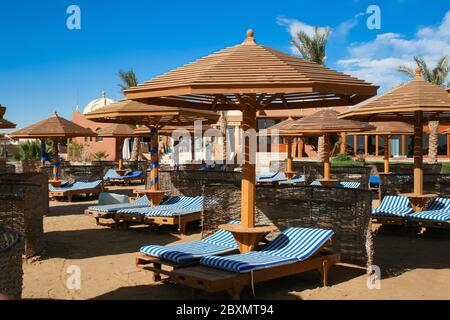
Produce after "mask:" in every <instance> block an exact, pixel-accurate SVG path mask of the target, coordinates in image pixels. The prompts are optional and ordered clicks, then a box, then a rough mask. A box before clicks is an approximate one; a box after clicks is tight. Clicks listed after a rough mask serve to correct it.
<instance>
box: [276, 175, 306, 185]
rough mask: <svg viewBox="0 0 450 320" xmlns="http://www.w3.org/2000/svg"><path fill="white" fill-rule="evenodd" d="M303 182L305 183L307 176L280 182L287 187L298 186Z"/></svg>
mask: <svg viewBox="0 0 450 320" xmlns="http://www.w3.org/2000/svg"><path fill="white" fill-rule="evenodd" d="M301 182H305V176H298V177H295V178H292V179H290V180H286V181H280V184H281V185H286V184H296V183H301Z"/></svg>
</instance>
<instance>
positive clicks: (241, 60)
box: [125, 30, 378, 110]
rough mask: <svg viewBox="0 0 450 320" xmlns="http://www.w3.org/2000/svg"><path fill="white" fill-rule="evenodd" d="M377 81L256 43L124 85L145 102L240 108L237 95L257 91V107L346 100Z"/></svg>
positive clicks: (371, 90)
mask: <svg viewBox="0 0 450 320" xmlns="http://www.w3.org/2000/svg"><path fill="white" fill-rule="evenodd" d="M377 89H378V87H377V86H374V85H372V84H369V83H367V82H365V81H363V80H359V79H357V78H354V77H351V76H349V75H346V74H344V73H341V72H337V71H334V70H332V69H328V68H326V67H324V66H322V65H319V64H316V63H314V62H310V61H307V60H304V59H301V58H299V57H296V56H293V55H290V54H286V53H283V52H280V51H277V50H274V49H272V48H269V47H265V46H262V45H259V44H257V43H256V41H255V39H254V37H253V31H252V30H249V31H248V32H247V38H246V39H245V41H244V42H243V43H242V44H239V45H236V46H233V47H229V48H226V49H223V50H221V51H218V52H216V53H213V54H211V55H208V56H206V57H204V58H201V59H199V60H197V61H194V62H192V63H189V64H187V65H184V66H182V67H179V68H177V69H174V70H172V71H170V72H167V73H165V74H163V75H161V76H158V77H156V78H153V79H152V80H149V81H146V82H144V83H142V84H139V85H138V86H136V87H132V88H130V89H128V90H126V91H125V94H126V96H127V98H128V99H133V100H140V101H143V102H145V103H148V104H156V105H164V106H177V107H179V106H182V107H190V108H196V109H207V110H241V108H242V103H241V99H242V95H244V94H256V96H257V100H258V102H259V104H258V107H257V108H258V109H294V108H311V107H332V106H346V105H353V104H356V103H359V102H361V101H364V100H366V99H367V98H370V97H372V96H374V95H376V93H377Z"/></svg>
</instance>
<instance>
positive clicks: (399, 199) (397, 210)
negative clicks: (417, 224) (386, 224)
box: [372, 196, 414, 217]
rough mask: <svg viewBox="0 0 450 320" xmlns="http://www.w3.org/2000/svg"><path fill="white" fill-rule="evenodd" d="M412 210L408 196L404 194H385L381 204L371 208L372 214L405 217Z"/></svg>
mask: <svg viewBox="0 0 450 320" xmlns="http://www.w3.org/2000/svg"><path fill="white" fill-rule="evenodd" d="M413 212H414V210H413V208H412V206H411V203H410V202H409V199H408V197H405V196H385V197H384V198H383V201H382V202H381V205H380V206H379V207H378V208H376V209H373V210H372V215H374V216H394V217H405V216H407V215H409V214H411V213H413Z"/></svg>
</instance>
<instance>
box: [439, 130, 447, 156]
mask: <svg viewBox="0 0 450 320" xmlns="http://www.w3.org/2000/svg"><path fill="white" fill-rule="evenodd" d="M447 142H448V140H447V135H446V134H440V135H439V136H438V156H446V155H447Z"/></svg>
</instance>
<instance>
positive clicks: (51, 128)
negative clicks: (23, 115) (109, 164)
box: [9, 112, 97, 139]
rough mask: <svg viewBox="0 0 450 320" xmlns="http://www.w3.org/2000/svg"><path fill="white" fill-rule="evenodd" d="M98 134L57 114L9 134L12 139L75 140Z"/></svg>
mask: <svg viewBox="0 0 450 320" xmlns="http://www.w3.org/2000/svg"><path fill="white" fill-rule="evenodd" d="M96 135H97V134H96V133H95V132H93V131H92V130H91V129H87V128H84V127H82V126H79V125H77V124H75V123H73V122H72V121H69V120H67V119H64V118H62V117H60V116H59V115H58V114H57V113H56V112H55V113H54V114H53V115H52V116H51V117H50V118H48V119H45V120H41V121H39V122H37V123H35V124H32V125H30V126H28V127H25V128H23V129H20V130H17V131H14V132H12V133H10V134H9V136H10V137H11V138H23V139H27V138H28V139H39V138H75V137H93V136H96Z"/></svg>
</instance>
